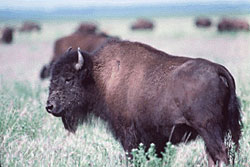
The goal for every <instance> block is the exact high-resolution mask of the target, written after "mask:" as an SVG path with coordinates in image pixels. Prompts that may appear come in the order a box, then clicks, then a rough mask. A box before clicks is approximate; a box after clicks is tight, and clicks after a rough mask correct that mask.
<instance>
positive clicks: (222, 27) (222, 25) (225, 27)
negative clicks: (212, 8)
mask: <svg viewBox="0 0 250 167" xmlns="http://www.w3.org/2000/svg"><path fill="white" fill-rule="evenodd" d="M217 29H218V31H219V32H223V31H240V30H241V31H249V30H250V27H249V24H248V22H247V21H245V20H241V19H230V18H223V19H221V20H220V21H219V23H218V25H217Z"/></svg>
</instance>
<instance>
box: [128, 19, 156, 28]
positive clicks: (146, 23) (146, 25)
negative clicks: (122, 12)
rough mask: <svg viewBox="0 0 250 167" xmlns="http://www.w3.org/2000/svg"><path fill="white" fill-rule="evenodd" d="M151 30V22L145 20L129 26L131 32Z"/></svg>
mask: <svg viewBox="0 0 250 167" xmlns="http://www.w3.org/2000/svg"><path fill="white" fill-rule="evenodd" d="M153 28H154V24H153V22H152V21H150V20H146V19H138V20H137V21H136V22H134V23H133V24H132V26H131V29H132V30H143V29H149V30H152V29H153Z"/></svg>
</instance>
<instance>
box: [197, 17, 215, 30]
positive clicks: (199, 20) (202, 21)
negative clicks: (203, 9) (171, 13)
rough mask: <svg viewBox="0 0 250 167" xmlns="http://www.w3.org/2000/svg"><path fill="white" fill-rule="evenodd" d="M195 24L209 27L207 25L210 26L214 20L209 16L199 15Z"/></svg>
mask: <svg viewBox="0 0 250 167" xmlns="http://www.w3.org/2000/svg"><path fill="white" fill-rule="evenodd" d="M195 25H196V26H197V27H200V28H207V27H210V26H211V25H212V21H211V20H210V19H209V18H205V17H204V18H201V17H199V18H197V19H196V20H195Z"/></svg>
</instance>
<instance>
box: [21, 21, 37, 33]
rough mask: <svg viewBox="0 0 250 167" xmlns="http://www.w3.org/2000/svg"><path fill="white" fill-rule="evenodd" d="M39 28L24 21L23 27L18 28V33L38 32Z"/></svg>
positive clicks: (35, 24)
mask: <svg viewBox="0 0 250 167" xmlns="http://www.w3.org/2000/svg"><path fill="white" fill-rule="evenodd" d="M40 30H41V26H40V25H39V24H38V23H35V22H32V21H25V22H24V23H23V25H22V26H21V27H20V28H19V31H20V32H31V31H40Z"/></svg>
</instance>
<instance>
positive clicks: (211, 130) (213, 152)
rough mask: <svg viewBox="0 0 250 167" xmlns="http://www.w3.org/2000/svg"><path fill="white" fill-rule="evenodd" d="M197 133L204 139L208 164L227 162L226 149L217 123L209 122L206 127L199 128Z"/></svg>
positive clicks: (211, 166)
mask: <svg viewBox="0 0 250 167" xmlns="http://www.w3.org/2000/svg"><path fill="white" fill-rule="evenodd" d="M198 132H199V134H200V135H201V137H202V138H203V139H204V141H205V145H206V151H207V154H208V166H209V167H213V166H215V164H216V163H217V162H218V164H219V165H222V163H223V162H224V163H225V164H228V163H229V161H228V155H227V149H226V146H225V145H224V142H223V133H222V129H221V127H220V126H219V125H217V124H213V123H209V124H208V125H207V127H206V128H200V129H199V130H198Z"/></svg>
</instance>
